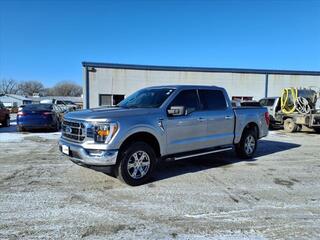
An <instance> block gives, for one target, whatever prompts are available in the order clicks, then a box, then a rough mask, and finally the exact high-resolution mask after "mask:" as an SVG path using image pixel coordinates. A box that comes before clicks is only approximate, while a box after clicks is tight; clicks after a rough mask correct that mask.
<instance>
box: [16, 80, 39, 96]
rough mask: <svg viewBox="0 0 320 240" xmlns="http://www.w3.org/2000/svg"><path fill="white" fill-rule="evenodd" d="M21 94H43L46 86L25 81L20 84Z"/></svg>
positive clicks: (36, 82) (37, 82)
mask: <svg viewBox="0 0 320 240" xmlns="http://www.w3.org/2000/svg"><path fill="white" fill-rule="evenodd" d="M18 88H19V93H20V94H22V95H26V96H32V95H33V94H34V93H42V91H44V86H43V84H42V83H41V82H39V81H25V82H22V83H20V84H19V86H18Z"/></svg>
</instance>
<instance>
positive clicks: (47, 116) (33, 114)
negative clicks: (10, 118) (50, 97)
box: [17, 103, 63, 131]
mask: <svg viewBox="0 0 320 240" xmlns="http://www.w3.org/2000/svg"><path fill="white" fill-rule="evenodd" d="M62 114H63V112H62V110H61V109H60V108H59V107H57V106H56V105H54V104H42V103H40V104H28V105H25V106H24V107H23V108H22V109H20V110H19V112H18V113H17V129H18V131H24V130H27V129H53V130H59V129H60V125H61V120H62Z"/></svg>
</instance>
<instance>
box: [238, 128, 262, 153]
mask: <svg viewBox="0 0 320 240" xmlns="http://www.w3.org/2000/svg"><path fill="white" fill-rule="evenodd" d="M257 146H258V137H257V132H256V131H255V130H254V129H246V130H244V132H243V134H242V136H241V140H240V142H239V143H238V144H236V146H235V149H236V153H237V155H238V157H240V158H242V159H250V158H252V157H253V155H254V153H255V151H256V149H257Z"/></svg>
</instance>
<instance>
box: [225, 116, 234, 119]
mask: <svg viewBox="0 0 320 240" xmlns="http://www.w3.org/2000/svg"><path fill="white" fill-rule="evenodd" d="M231 118H232V117H231V116H225V117H224V119H227V120H229V119H231Z"/></svg>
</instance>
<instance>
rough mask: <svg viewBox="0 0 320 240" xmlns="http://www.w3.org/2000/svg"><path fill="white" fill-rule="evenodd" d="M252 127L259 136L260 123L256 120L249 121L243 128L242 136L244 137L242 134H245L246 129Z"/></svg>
mask: <svg viewBox="0 0 320 240" xmlns="http://www.w3.org/2000/svg"><path fill="white" fill-rule="evenodd" d="M251 129H252V130H254V131H255V133H256V134H257V135H256V136H257V138H259V126H258V124H257V123H255V122H249V123H248V124H247V125H246V126H245V127H244V128H243V130H242V133H241V137H242V135H243V133H244V132H245V131H247V130H251Z"/></svg>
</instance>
